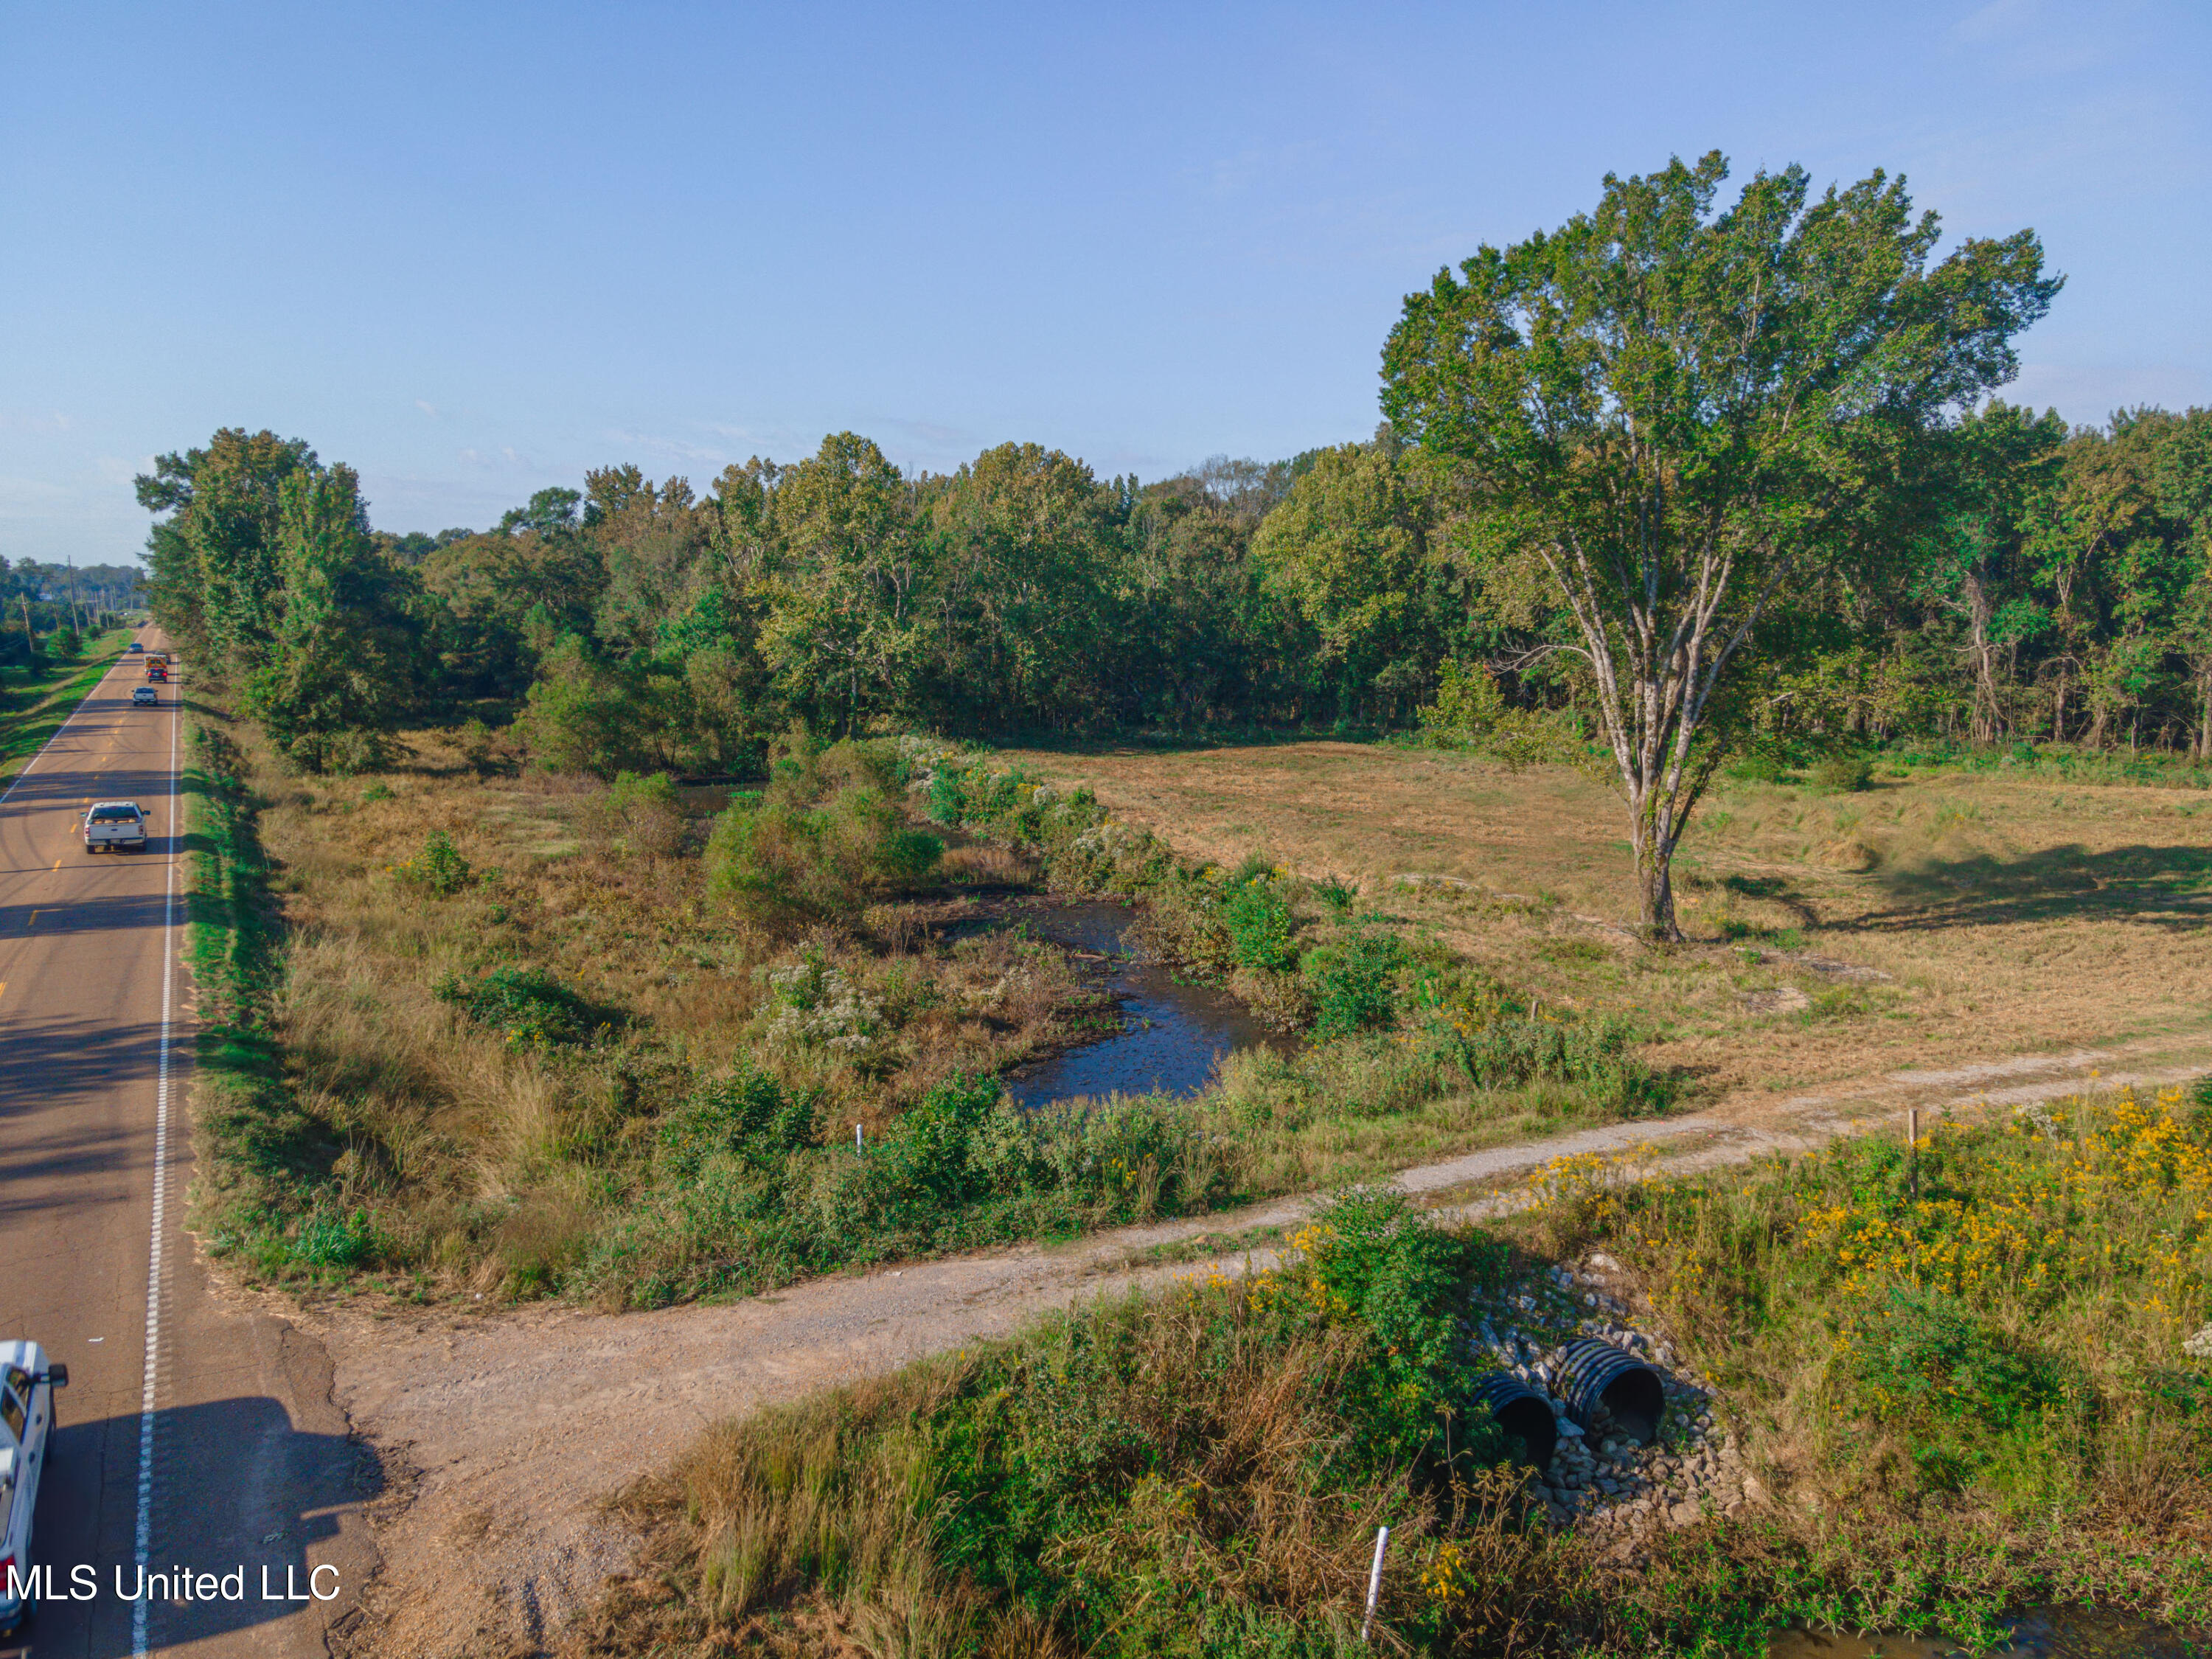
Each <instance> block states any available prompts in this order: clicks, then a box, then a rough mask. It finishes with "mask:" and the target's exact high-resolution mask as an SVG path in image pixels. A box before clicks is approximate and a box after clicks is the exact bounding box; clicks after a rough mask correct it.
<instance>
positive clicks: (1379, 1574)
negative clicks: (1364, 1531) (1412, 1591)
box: [1359, 1527, 1390, 1642]
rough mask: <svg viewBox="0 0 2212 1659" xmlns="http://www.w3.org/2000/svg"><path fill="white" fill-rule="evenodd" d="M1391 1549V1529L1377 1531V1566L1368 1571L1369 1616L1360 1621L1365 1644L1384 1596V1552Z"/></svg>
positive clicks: (1360, 1629) (1361, 1634) (1360, 1630)
mask: <svg viewBox="0 0 2212 1659" xmlns="http://www.w3.org/2000/svg"><path fill="white" fill-rule="evenodd" d="M1389 1547H1390V1528H1388V1527H1377V1528H1376V1529H1375V1565H1373V1566H1371V1567H1370V1568H1369V1569H1368V1570H1367V1616H1366V1617H1365V1618H1364V1619H1363V1620H1360V1621H1359V1639H1360V1640H1361V1641H1363V1642H1364V1641H1365V1640H1366V1639H1367V1632H1369V1630H1370V1629H1371V1628H1373V1626H1374V1624H1375V1604H1376V1601H1378V1600H1380V1599H1381V1597H1382V1595H1383V1551H1384V1550H1386V1549H1388V1548H1389Z"/></svg>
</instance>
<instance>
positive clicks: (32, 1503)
mask: <svg viewBox="0 0 2212 1659" xmlns="http://www.w3.org/2000/svg"><path fill="white" fill-rule="evenodd" d="M68 1386H69V1367H68V1366H66V1365H58V1364H52V1362H51V1361H49V1360H48V1359H47V1358H46V1350H45V1349H43V1348H41V1347H40V1346H39V1345H38V1344H37V1343H35V1342H26V1341H22V1340H16V1341H13V1342H0V1634H4V1633H6V1632H9V1631H12V1630H14V1629H15V1626H18V1625H20V1624H21V1623H22V1622H23V1615H24V1614H25V1613H27V1612H29V1611H30V1606H29V1603H30V1600H31V1598H30V1596H29V1595H27V1594H26V1592H27V1590H28V1589H30V1587H31V1584H32V1582H33V1580H32V1577H31V1521H32V1518H33V1515H34V1514H35V1513H36V1511H37V1510H38V1506H39V1476H40V1474H43V1473H44V1472H45V1470H44V1468H43V1466H44V1464H45V1462H46V1448H47V1443H48V1442H49V1440H50V1439H51V1437H52V1434H53V1427H54V1390H55V1389H63V1388H67V1387H68Z"/></svg>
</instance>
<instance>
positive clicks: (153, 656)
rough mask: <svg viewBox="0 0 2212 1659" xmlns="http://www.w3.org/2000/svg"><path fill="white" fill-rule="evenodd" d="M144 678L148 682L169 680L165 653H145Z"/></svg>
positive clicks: (167, 654)
mask: <svg viewBox="0 0 2212 1659" xmlns="http://www.w3.org/2000/svg"><path fill="white" fill-rule="evenodd" d="M146 678H148V679H149V680H166V679H167V678H169V653H167V652H166V651H149V652H148V653H146Z"/></svg>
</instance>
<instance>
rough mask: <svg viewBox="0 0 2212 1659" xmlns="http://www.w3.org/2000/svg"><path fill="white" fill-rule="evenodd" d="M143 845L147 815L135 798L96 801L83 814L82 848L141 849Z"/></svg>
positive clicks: (91, 851) (88, 849) (87, 850)
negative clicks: (89, 809) (139, 808)
mask: <svg viewBox="0 0 2212 1659" xmlns="http://www.w3.org/2000/svg"><path fill="white" fill-rule="evenodd" d="M145 845H146V815H145V814H144V813H143V812H142V811H139V810H138V803H137V801H135V800H96V801H94V802H93V804H92V810H91V811H88V812H87V813H86V814H85V815H84V850H85V851H86V852H88V853H97V852H98V851H100V848H103V847H106V848H111V849H112V848H118V847H128V848H132V849H133V850H134V851H143V849H144V848H145Z"/></svg>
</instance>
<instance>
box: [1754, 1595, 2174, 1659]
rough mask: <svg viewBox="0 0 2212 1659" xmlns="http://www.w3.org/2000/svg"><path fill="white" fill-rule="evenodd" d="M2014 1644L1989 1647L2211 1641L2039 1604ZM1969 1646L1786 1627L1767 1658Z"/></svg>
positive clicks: (2081, 1658)
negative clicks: (1830, 1634) (1829, 1633)
mask: <svg viewBox="0 0 2212 1659" xmlns="http://www.w3.org/2000/svg"><path fill="white" fill-rule="evenodd" d="M2011 1635H2012V1640H2011V1644H2010V1645H2009V1646H2007V1647H2000V1648H1995V1649H1990V1650H1986V1651H1988V1652H1990V1653H1994V1654H2001V1655H2005V1656H2009V1659H2205V1656H2207V1655H2212V1644H2207V1643H2206V1642H2205V1641H2203V1639H2201V1638H2200V1639H2198V1640H2197V1641H2191V1640H2189V1639H2188V1638H2185V1637H2183V1636H2182V1635H2181V1634H2180V1633H2179V1632H2176V1631H2172V1630H2167V1629H2165V1628H2163V1627H2161V1626H2157V1625H2146V1624H2143V1623H2142V1622H2140V1621H2139V1620H2133V1619H2127V1618H2124V1617H2121V1616H2119V1615H2118V1614H2114V1613H2097V1612H2093V1611H2086V1610H2083V1609H2080V1608H2071V1607H2039V1608H2036V1609H2033V1610H2032V1611H2030V1612H2027V1613H2021V1615H2020V1616H2019V1617H2018V1618H2016V1619H2015V1620H2014V1621H2013V1625H2012V1632H2011ZM1969 1651H1970V1650H1968V1649H1966V1648H1962V1647H1960V1645H1959V1644H1957V1643H1955V1642H1946V1641H1941V1640H1938V1639H1937V1638H1934V1637H1927V1636H1848V1635H1842V1636H1828V1635H1821V1634H1819V1633H1816V1632H1812V1631H1798V1630H1793V1631H1784V1632H1782V1633H1781V1634H1780V1635H1778V1636H1777V1637H1776V1638H1774V1639H1773V1641H1771V1643H1769V1644H1767V1649H1766V1653H1767V1659H1875V1656H1880V1659H1964V1656H1966V1654H1967V1653H1968V1652H1969Z"/></svg>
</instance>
